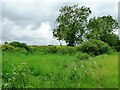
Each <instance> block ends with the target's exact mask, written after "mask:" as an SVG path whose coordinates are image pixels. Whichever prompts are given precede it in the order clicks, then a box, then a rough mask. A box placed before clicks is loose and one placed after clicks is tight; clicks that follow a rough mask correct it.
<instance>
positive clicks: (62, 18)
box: [53, 5, 91, 46]
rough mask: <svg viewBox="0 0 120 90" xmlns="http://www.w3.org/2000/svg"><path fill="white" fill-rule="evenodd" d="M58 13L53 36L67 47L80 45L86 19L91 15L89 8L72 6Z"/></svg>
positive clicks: (63, 8)
mask: <svg viewBox="0 0 120 90" xmlns="http://www.w3.org/2000/svg"><path fill="white" fill-rule="evenodd" d="M59 11H60V14H59V16H58V17H57V19H56V22H57V27H56V28H55V29H54V31H53V36H54V37H55V38H57V39H58V40H64V41H65V42H66V43H67V44H68V46H74V45H76V44H79V43H82V42H83V41H84V36H85V32H86V30H87V28H86V26H87V18H88V16H89V15H90V14H91V10H90V8H88V7H85V6H82V7H78V5H73V6H64V7H62V8H61V9H60V10H59Z"/></svg>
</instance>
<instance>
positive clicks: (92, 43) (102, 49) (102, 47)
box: [79, 39, 112, 55]
mask: <svg viewBox="0 0 120 90" xmlns="http://www.w3.org/2000/svg"><path fill="white" fill-rule="evenodd" d="M79 50H80V51H81V52H85V53H88V54H93V55H100V54H105V53H110V52H112V48H111V47H110V46H109V45H108V44H107V43H105V42H103V41H100V40H96V39H90V40H89V41H86V42H83V43H82V44H81V45H80V47H79Z"/></svg>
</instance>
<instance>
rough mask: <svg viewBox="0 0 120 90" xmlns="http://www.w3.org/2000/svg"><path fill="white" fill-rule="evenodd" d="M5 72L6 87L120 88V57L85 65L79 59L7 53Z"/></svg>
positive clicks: (103, 57) (99, 58)
mask: <svg viewBox="0 0 120 90" xmlns="http://www.w3.org/2000/svg"><path fill="white" fill-rule="evenodd" d="M2 69H3V71H2V72H3V83H4V87H29V88H32V87H33V88H71V87H72V88H96V87H97V88H98V87H100V88H116V87H118V53H112V54H104V55H99V56H96V57H91V58H89V60H85V61H81V60H79V59H78V58H76V55H60V54H46V55H44V54H41V55H35V54H31V55H24V54H17V53H16V54H12V53H5V54H3V58H2Z"/></svg>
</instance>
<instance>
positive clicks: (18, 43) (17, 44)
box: [9, 41, 30, 51]
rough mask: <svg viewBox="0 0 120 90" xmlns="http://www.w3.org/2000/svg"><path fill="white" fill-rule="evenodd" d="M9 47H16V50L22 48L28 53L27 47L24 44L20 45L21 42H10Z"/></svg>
mask: <svg viewBox="0 0 120 90" xmlns="http://www.w3.org/2000/svg"><path fill="white" fill-rule="evenodd" d="M9 45H12V46H14V47H17V48H24V49H26V50H27V51H30V48H29V47H28V46H27V44H26V43H21V42H16V41H14V42H10V43H9Z"/></svg>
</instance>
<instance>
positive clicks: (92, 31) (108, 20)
mask: <svg viewBox="0 0 120 90" xmlns="http://www.w3.org/2000/svg"><path fill="white" fill-rule="evenodd" d="M117 27H118V22H117V20H115V19H113V17H112V16H110V15H108V16H102V17H98V18H95V17H94V18H91V19H90V20H89V24H88V25H87V28H88V33H87V38H88V39H90V38H92V39H98V40H101V41H104V42H107V43H108V44H109V45H110V46H112V45H113V44H115V43H116V41H115V39H116V40H118V37H117V36H116V35H115V34H114V30H116V29H117Z"/></svg>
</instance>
